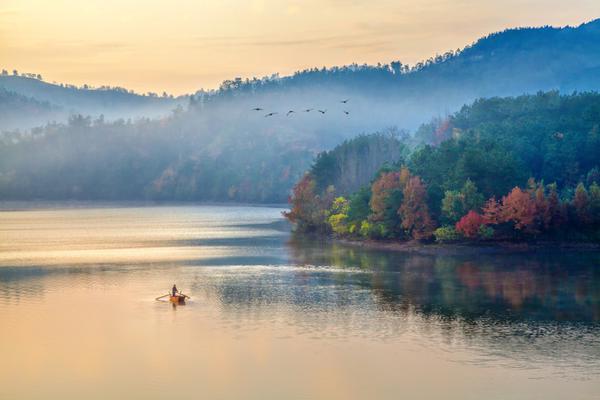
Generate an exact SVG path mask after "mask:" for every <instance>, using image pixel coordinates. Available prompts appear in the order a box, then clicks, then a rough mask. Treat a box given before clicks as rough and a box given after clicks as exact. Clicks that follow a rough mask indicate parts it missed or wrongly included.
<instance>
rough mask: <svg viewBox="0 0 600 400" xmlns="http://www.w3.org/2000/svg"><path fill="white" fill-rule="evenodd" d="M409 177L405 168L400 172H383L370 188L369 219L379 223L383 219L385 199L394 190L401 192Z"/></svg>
mask: <svg viewBox="0 0 600 400" xmlns="http://www.w3.org/2000/svg"><path fill="white" fill-rule="evenodd" d="M409 177H410V173H409V172H408V169H407V168H402V169H401V170H400V171H395V172H385V173H383V174H381V176H380V177H379V178H378V179H377V180H376V181H375V182H373V185H372V186H371V200H370V203H369V204H370V206H371V211H372V214H371V218H372V219H373V221H381V220H383V219H384V217H385V212H386V206H387V199H388V197H389V196H390V195H391V194H392V192H394V191H395V190H402V189H403V188H404V186H405V185H406V182H407V181H408V179H409Z"/></svg>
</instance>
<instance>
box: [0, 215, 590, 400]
mask: <svg viewBox="0 0 600 400" xmlns="http://www.w3.org/2000/svg"><path fill="white" fill-rule="evenodd" d="M281 211H282V208H278V207H251V206H247V207H242V206H194V205H158V206H157V205H143V204H142V205H140V204H93V203H92V204H86V203H70V204H68V203H47V204H42V203H39V204H34V203H29V204H19V203H5V204H3V205H2V211H0V324H1V325H0V356H1V359H2V362H1V363H0V399H108V398H134V399H141V398H143V399H164V398H166V397H172V398H178V399H198V398H207V399H216V398H218V399H241V398H244V399H398V398H406V399H417V398H419V399H440V398H444V399H544V400H546V399H567V398H568V399H598V398H599V396H600V253H598V252H565V251H550V250H549V251H544V252H541V251H537V252H535V253H523V254H493V253H487V254H475V253H473V252H470V254H464V255H437V256H436V255H419V254H412V253H394V252H384V251H372V250H365V249H361V248H356V247H347V246H342V245H339V244H332V243H328V242H324V241H319V240H301V239H299V238H295V237H293V236H292V235H291V234H290V233H289V226H288V225H287V224H286V223H285V221H284V220H283V219H282V218H281ZM174 283H176V284H177V286H178V288H180V289H181V290H182V291H183V292H184V293H186V294H188V295H189V296H191V300H190V301H188V303H187V304H186V305H184V306H174V305H172V304H170V303H169V302H161V301H156V300H155V298H156V297H158V296H161V295H163V294H166V293H167V292H168V290H169V289H170V288H171V286H172V285H173V284H174Z"/></svg>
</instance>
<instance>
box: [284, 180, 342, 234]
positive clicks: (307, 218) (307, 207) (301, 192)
mask: <svg viewBox="0 0 600 400" xmlns="http://www.w3.org/2000/svg"><path fill="white" fill-rule="evenodd" d="M315 187H316V184H315V181H314V180H313V179H312V177H311V176H310V174H306V175H304V177H303V178H302V179H301V180H300V181H299V182H298V183H297V184H296V186H294V189H293V195H292V196H291V197H290V200H289V202H290V205H291V210H290V211H289V212H284V213H283V215H284V216H285V217H286V218H287V219H288V220H290V221H291V222H292V223H294V224H296V228H297V229H298V230H299V231H303V232H310V231H323V230H326V229H327V225H326V224H325V220H326V218H327V216H328V210H329V208H330V205H331V203H332V201H333V190H332V189H331V188H328V190H326V191H325V193H323V195H318V194H317V193H316V190H315Z"/></svg>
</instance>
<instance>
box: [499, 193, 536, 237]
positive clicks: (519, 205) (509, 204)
mask: <svg viewBox="0 0 600 400" xmlns="http://www.w3.org/2000/svg"><path fill="white" fill-rule="evenodd" d="M501 215H502V222H513V223H514V227H515V229H517V230H520V231H523V232H527V233H536V232H537V229H536V226H535V222H536V208H535V200H534V199H533V198H532V197H531V194H529V193H528V192H526V191H523V190H521V188H519V187H515V188H514V189H513V190H511V192H510V193H509V194H508V195H506V196H504V197H503V198H502V212H501Z"/></svg>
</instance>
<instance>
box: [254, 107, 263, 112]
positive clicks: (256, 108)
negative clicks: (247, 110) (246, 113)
mask: <svg viewBox="0 0 600 400" xmlns="http://www.w3.org/2000/svg"><path fill="white" fill-rule="evenodd" d="M262 110H263V109H262V108H260V107H254V108H253V109H252V111H262Z"/></svg>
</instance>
